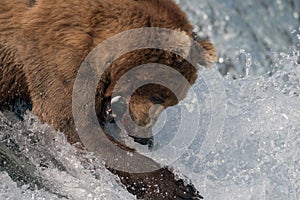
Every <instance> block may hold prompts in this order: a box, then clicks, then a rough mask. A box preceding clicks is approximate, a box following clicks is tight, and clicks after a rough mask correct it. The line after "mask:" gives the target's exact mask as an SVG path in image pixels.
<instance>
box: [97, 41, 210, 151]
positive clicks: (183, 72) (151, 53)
mask: <svg viewBox="0 0 300 200" xmlns="http://www.w3.org/2000/svg"><path fill="white" fill-rule="evenodd" d="M198 42H199V44H200V46H201V50H200V51H199V55H200V58H203V62H202V63H200V64H202V65H204V66H209V65H210V64H211V63H212V62H213V61H215V50H214V47H213V45H212V44H211V43H210V42H209V41H208V40H199V41H198ZM136 69H137V70H136ZM108 74H109V84H108V86H107V88H106V91H105V95H104V96H105V98H104V100H103V101H102V104H101V105H102V108H101V109H100V110H101V113H100V115H99V116H102V117H101V119H100V121H102V125H103V124H104V126H105V123H108V122H112V123H115V122H119V125H121V126H122V128H123V129H124V130H125V132H126V133H127V134H128V135H129V136H131V137H133V138H134V139H135V141H136V142H139V143H141V144H148V145H151V144H152V133H151V127H152V126H153V125H154V124H155V122H156V121H157V119H158V117H159V115H160V114H161V112H162V111H163V110H164V109H166V108H167V107H170V106H174V105H176V104H177V103H178V102H179V101H180V100H182V99H183V98H184V97H185V95H186V93H187V91H188V90H189V88H190V86H191V85H192V84H193V83H194V82H195V80H196V78H197V67H196V66H193V65H192V64H191V63H189V62H188V61H187V60H186V59H185V58H183V57H181V56H179V55H177V54H175V53H172V52H169V51H165V50H160V49H143V50H136V51H132V52H130V53H127V54H125V55H122V56H121V57H120V58H118V59H117V60H116V61H115V62H113V63H112V65H111V67H110V68H109V70H108ZM183 79H184V80H185V81H183ZM103 121H104V123H103Z"/></svg>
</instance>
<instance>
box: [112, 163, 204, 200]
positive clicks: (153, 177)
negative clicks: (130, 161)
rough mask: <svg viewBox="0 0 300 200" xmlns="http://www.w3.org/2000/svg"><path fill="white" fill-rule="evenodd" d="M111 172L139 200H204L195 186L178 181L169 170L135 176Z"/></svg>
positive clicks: (162, 169)
mask: <svg viewBox="0 0 300 200" xmlns="http://www.w3.org/2000/svg"><path fill="white" fill-rule="evenodd" d="M110 170H111V169H110ZM111 171H112V172H113V173H114V174H117V175H118V176H119V177H120V179H121V182H122V183H123V184H124V185H125V186H126V188H127V190H128V191H129V192H131V193H132V194H134V195H136V196H137V198H138V199H145V200H154V199H155V200H161V199H164V200H166V199H167V200H171V199H185V200H193V199H195V200H196V199H203V197H202V196H201V195H200V194H199V192H198V191H197V190H196V189H195V187H194V186H193V185H191V184H188V185H185V184H184V182H183V180H181V179H179V180H176V178H175V176H174V174H173V173H172V172H171V171H170V170H169V169H167V168H161V169H159V170H157V171H153V172H148V173H135V174H131V173H128V172H120V171H115V170H111Z"/></svg>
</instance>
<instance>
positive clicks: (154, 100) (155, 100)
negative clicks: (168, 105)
mask: <svg viewBox="0 0 300 200" xmlns="http://www.w3.org/2000/svg"><path fill="white" fill-rule="evenodd" d="M150 101H151V102H152V103H153V104H163V103H165V99H164V98H162V97H160V96H157V95H155V96H152V97H151V98H150Z"/></svg>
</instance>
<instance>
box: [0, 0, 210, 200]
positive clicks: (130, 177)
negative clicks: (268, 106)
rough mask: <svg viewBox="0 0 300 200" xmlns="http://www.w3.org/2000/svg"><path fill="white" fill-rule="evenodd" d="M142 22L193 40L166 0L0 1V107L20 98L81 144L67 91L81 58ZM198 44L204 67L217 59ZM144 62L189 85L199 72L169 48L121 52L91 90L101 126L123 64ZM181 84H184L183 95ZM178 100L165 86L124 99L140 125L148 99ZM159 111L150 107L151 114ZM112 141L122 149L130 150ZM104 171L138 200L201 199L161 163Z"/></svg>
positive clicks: (145, 116)
mask: <svg viewBox="0 0 300 200" xmlns="http://www.w3.org/2000/svg"><path fill="white" fill-rule="evenodd" d="M141 27H159V28H167V29H172V30H177V31H180V32H183V33H185V34H186V35H187V36H189V37H190V38H194V39H195V35H194V34H193V31H192V29H193V27H192V25H191V24H190V23H189V22H188V20H187V17H186V15H185V14H184V13H183V11H182V10H181V9H180V8H179V6H178V5H177V4H176V3H174V2H173V1H172V0H87V1H80V0H53V1H46V0H14V1H11V0H1V2H0V109H1V110H4V109H10V108H12V106H13V105H14V104H15V103H16V102H17V101H20V100H21V101H25V102H30V103H31V104H32V110H33V112H34V113H35V114H36V115H37V116H38V117H39V118H40V120H41V121H42V122H45V123H49V124H51V125H52V126H53V127H54V128H55V129H56V130H60V131H62V132H64V133H65V134H66V136H67V139H68V141H69V142H70V143H72V144H74V143H77V142H80V138H79V136H78V134H77V131H76V128H75V125H74V119H73V115H72V91H73V86H74V81H75V79H76V74H77V72H78V69H79V68H80V66H81V63H82V62H83V61H84V59H85V57H86V56H87V55H88V54H89V52H90V51H92V49H93V48H95V47H96V46H97V45H98V44H100V43H101V42H102V41H104V40H106V39H108V38H110V37H112V36H114V35H116V34H118V33H120V32H122V31H126V30H130V29H134V28H141ZM141 37H142V36H141ZM145 39H146V38H145ZM198 42H199V44H200V45H201V46H202V47H203V49H204V50H203V51H200V52H199V56H200V57H201V58H203V61H202V63H201V64H203V65H205V66H209V65H210V64H211V63H212V62H213V61H215V50H214V47H213V45H212V44H211V43H210V42H209V41H208V40H206V39H203V40H198ZM146 63H160V64H164V65H168V66H171V67H172V68H174V69H175V70H177V71H178V72H180V74H182V75H183V76H184V77H185V78H186V79H187V80H188V81H189V83H190V84H193V83H194V82H195V80H196V78H197V69H196V68H195V67H193V66H191V64H190V63H189V62H187V61H185V59H184V58H181V57H178V56H177V55H174V54H173V53H171V52H167V51H163V50H157V49H144V50H138V51H133V52H130V53H128V54H125V55H123V56H122V57H120V58H118V59H117V60H115V61H114V62H113V63H111V64H110V66H109V67H108V68H107V70H106V71H105V73H104V74H103V76H102V77H101V81H99V84H98V89H97V92H96V94H95V110H96V112H97V116H98V120H99V123H100V124H102V126H103V127H104V130H105V126H106V123H107V122H111V118H112V117H113V115H112V114H111V113H109V112H107V111H109V109H108V108H109V107H110V106H111V104H110V103H111V98H112V93H113V90H114V87H115V85H116V83H117V81H118V80H119V79H120V78H121V77H122V76H123V75H124V73H126V72H127V71H128V70H130V69H132V68H134V67H135V66H138V65H142V64H146ZM137 78H138V77H137ZM176 84H177V83H176ZM123 89H124V88H120V90H123ZM187 89H188V88H182V90H183V91H182V93H183V94H185V93H186V92H187ZM125 90H126V88H125ZM179 100H180V99H178V98H177V97H176V96H175V95H174V94H173V93H172V91H170V90H169V89H168V88H166V87H164V86H161V85H157V84H148V85H145V86H142V87H140V88H138V89H137V90H136V91H135V92H134V93H133V94H132V96H131V98H130V102H127V103H128V104H129V113H130V116H129V117H131V118H132V120H133V121H135V122H136V124H138V125H139V126H144V127H146V126H149V124H151V125H152V124H153V120H152V119H151V117H150V116H149V112H150V108H151V107H152V106H153V105H156V104H160V105H162V106H163V107H164V108H166V107H168V106H172V105H175V104H177V103H178V101H179ZM160 112H161V110H159V111H158V112H155V115H156V118H157V116H158V115H159V113H160ZM127 117H128V116H127ZM154 121H155V120H154ZM127 128H128V127H127ZM129 128H130V127H129ZM108 137H109V138H110V136H108ZM133 137H134V138H135V139H136V141H138V142H140V143H147V142H144V141H143V140H139V138H138V137H137V136H136V135H134V136H133ZM110 139H111V140H112V141H113V142H114V143H116V144H118V145H120V147H121V148H123V149H125V150H127V151H134V150H133V149H130V148H127V147H126V146H124V144H120V143H119V142H117V141H115V140H114V139H113V138H110ZM146 139H147V138H146ZM106 153H108V152H102V154H106ZM153 163H154V161H153ZM108 169H109V170H111V171H112V172H113V173H115V174H117V175H118V176H119V177H120V180H121V182H122V183H123V184H124V185H125V186H126V187H127V189H128V191H130V192H131V193H132V194H135V195H137V197H138V198H143V199H199V198H201V196H200V195H199V194H198V192H197V191H196V189H195V188H194V187H193V185H191V184H188V185H186V184H184V183H183V181H182V180H177V179H176V178H175V176H174V175H173V173H172V172H171V171H170V170H168V169H167V168H161V169H159V170H156V171H153V172H147V173H129V172H121V171H117V170H114V169H111V168H109V167H108ZM158 191H159V192H158Z"/></svg>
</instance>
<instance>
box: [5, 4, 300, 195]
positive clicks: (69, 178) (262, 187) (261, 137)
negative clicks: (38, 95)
mask: <svg viewBox="0 0 300 200" xmlns="http://www.w3.org/2000/svg"><path fill="white" fill-rule="evenodd" d="M178 2H179V3H180V4H181V6H182V7H183V9H184V10H186V12H187V13H188V15H189V17H190V19H191V20H192V22H193V23H194V24H195V25H196V27H197V28H196V30H197V32H198V34H199V35H200V36H203V37H205V36H206V34H207V35H209V36H210V37H211V38H212V40H213V41H214V43H215V44H216V46H217V48H218V50H219V55H220V58H219V63H218V64H217V66H216V67H215V68H214V69H212V70H209V72H207V71H205V70H204V71H200V72H199V79H198V81H197V82H196V84H195V85H194V86H193V90H194V91H196V93H197V99H198V105H199V107H200V111H199V112H200V114H201V117H200V122H199V124H200V126H199V129H198V130H195V131H197V136H196V137H195V138H194V140H193V142H192V144H191V146H190V147H187V150H186V152H185V153H184V155H183V156H182V157H181V158H180V159H178V160H177V161H176V162H174V163H172V164H171V166H172V167H173V168H174V170H175V171H176V172H177V174H178V176H182V174H184V175H185V176H186V177H187V178H188V179H191V181H192V182H193V183H194V185H195V187H196V188H197V189H198V190H199V191H200V193H201V194H202V195H203V196H204V197H205V199H211V200H215V199H225V200H233V199H242V200H243V199H245V200H246V199H247V200H248V199H249V200H252V199H253V200H254V199H255V200H256V199H270V200H271V199H272V200H274V199H278V200H279V199H280V200H281V199H289V200H298V199H300V195H299V194H300V153H299V152H300V149H299V147H300V121H299V119H300V65H299V55H300V51H299V38H298V37H299V36H298V35H299V34H300V29H299V27H297V26H299V13H300V3H299V1H296V0H295V1H293V0H291V1H271V0H270V1H269V0H267V1H265V0H264V1H262V0H261V1H256V2H254V1H251V0H245V1H237V0H222V1H221V0H210V1H202V2H201V3H199V1H197V0H189V1H181V0H180V1H178ZM266 13H268V14H266ZM200 24H201V25H203V26H200ZM278 25H280V26H278ZM201 34H202V35H201ZM217 68H218V69H217ZM218 70H220V71H221V72H222V73H223V74H227V75H226V76H225V77H221V76H219V72H218ZM204 73H211V74H215V76H212V78H207V77H204V75H203V74H204ZM250 75H255V76H250ZM216 76H217V77H218V81H219V83H220V85H222V87H213V89H212V87H210V86H209V83H210V82H213V81H214V80H215V79H214V77H216ZM232 77H234V78H239V77H244V78H240V79H236V80H234V79H232ZM211 85H214V84H211ZM222 93H224V94H225V96H224V98H220V94H222ZM193 102H194V98H192V97H191V96H188V97H187V98H186V99H185V100H184V101H183V102H181V103H180V105H178V106H175V107H172V108H169V109H167V111H165V112H164V113H163V115H162V116H161V120H163V121H166V118H167V120H168V122H167V123H165V122H164V123H158V124H160V125H161V126H163V125H165V126H164V127H163V128H161V129H160V128H158V129H159V130H161V132H165V133H172V132H173V131H174V130H176V128H177V126H178V120H180V109H182V108H186V109H187V110H193V106H191V104H192V103H193ZM220 105H221V107H224V108H225V110H224V111H225V112H224V115H223V114H222V113H221V112H219V113H218V109H217V110H216V113H212V108H218V106H220ZM213 115H216V116H217V117H216V118H213V119H215V121H211V119H212V116H213ZM170 116H171V117H170ZM218 117H219V118H218ZM221 120H223V121H222V123H221V122H220V121H221ZM219 122H220V123H219ZM210 123H211V124H212V126H211V127H209V126H208V124H210ZM213 125H215V127H214V126H213ZM190 128H191V129H192V128H193V127H190ZM211 128H216V129H218V130H219V131H218V132H217V134H215V135H209V129H211ZM212 136H213V137H212ZM171 138H172V134H171V135H168V134H159V135H156V136H155V147H156V148H160V147H161V146H164V145H166V144H167V143H168V141H169V140H171ZM207 139H210V140H207ZM212 141H214V142H212ZM204 147H205V148H204ZM170 148H172V147H170ZM173 150H174V151H176V147H173ZM205 150H206V151H205ZM164 156H165V157H168V155H164ZM156 159H157V160H158V161H159V162H161V163H164V160H163V158H161V157H157V158H156ZM0 179H1V182H0V199H101V200H102V199H104V200H105V199H107V200H110V199H124V200H125V199H135V197H134V196H132V195H131V194H129V193H128V192H127V191H126V189H124V187H123V186H122V185H121V184H120V183H119V182H118V180H117V178H116V177H115V176H114V175H112V174H111V173H110V172H109V171H108V170H106V169H105V167H104V163H103V162H102V161H101V159H100V158H96V157H95V156H94V155H93V154H92V153H89V152H84V151H81V150H78V149H77V148H75V147H73V146H71V145H70V144H68V143H67V142H66V139H65V137H64V135H63V134H62V133H58V132H55V131H54V130H53V129H52V128H51V127H50V126H48V125H44V124H41V123H40V122H39V121H38V119H37V118H36V117H35V116H34V114H32V113H31V112H28V113H27V114H26V116H25V120H24V121H19V120H18V119H16V118H15V117H14V116H13V115H12V114H11V113H7V112H5V113H0Z"/></svg>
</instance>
